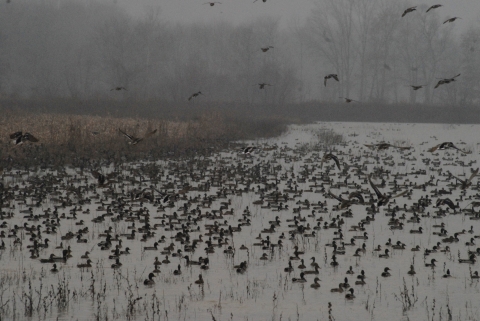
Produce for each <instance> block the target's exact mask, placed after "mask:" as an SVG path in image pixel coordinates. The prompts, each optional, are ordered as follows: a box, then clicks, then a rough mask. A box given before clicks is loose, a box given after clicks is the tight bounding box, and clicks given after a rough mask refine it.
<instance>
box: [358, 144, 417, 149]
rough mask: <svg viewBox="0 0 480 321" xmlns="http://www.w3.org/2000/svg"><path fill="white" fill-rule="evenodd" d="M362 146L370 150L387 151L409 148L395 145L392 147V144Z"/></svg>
mask: <svg viewBox="0 0 480 321" xmlns="http://www.w3.org/2000/svg"><path fill="white" fill-rule="evenodd" d="M364 145H365V146H367V147H368V148H370V149H376V150H386V149H389V148H390V147H393V148H397V149H402V150H403V149H410V148H411V147H409V146H406V147H403V146H395V145H392V144H389V143H380V144H372V145H369V144H364Z"/></svg>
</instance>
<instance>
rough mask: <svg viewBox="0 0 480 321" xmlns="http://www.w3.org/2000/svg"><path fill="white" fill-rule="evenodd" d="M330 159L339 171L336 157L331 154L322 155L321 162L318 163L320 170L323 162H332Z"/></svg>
mask: <svg viewBox="0 0 480 321" xmlns="http://www.w3.org/2000/svg"><path fill="white" fill-rule="evenodd" d="M332 159H333V160H334V161H335V164H337V167H338V169H340V162H339V161H338V157H337V156H335V155H333V154H331V153H328V154H325V155H323V157H322V161H321V162H320V168H322V166H323V162H325V161H329V160H332Z"/></svg>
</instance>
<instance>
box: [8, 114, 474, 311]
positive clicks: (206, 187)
mask: <svg viewBox="0 0 480 321" xmlns="http://www.w3.org/2000/svg"><path fill="white" fill-rule="evenodd" d="M479 129H480V126H479V125H443V124H390V123H389V124H385V123H319V124H315V125H308V126H292V127H290V130H289V131H288V132H287V133H286V134H285V135H283V136H282V137H279V138H276V139H269V140H259V141H253V142H245V145H248V146H257V147H258V150H257V151H256V152H255V153H254V154H252V155H251V156H244V155H241V154H240V153H239V149H235V150H234V149H232V150H225V151H223V152H221V153H219V154H216V155H213V156H212V157H210V158H199V159H184V160H176V161H168V162H163V161H156V162H155V161H145V162H142V163H131V164H118V163H117V164H104V165H103V166H102V167H101V168H100V167H98V168H91V169H88V170H86V169H85V170H83V171H82V170H80V169H75V168H47V169H36V170H30V171H26V170H25V169H17V168H15V167H13V168H11V169H5V171H4V174H3V177H2V181H3V183H4V185H5V189H4V190H3V191H2V199H3V205H2V209H1V210H2V213H3V214H2V215H3V219H2V220H1V221H0V222H5V223H3V225H2V226H1V227H2V229H1V230H0V231H3V233H4V236H5V237H4V238H2V240H3V241H4V243H5V249H2V250H0V273H1V280H0V293H1V295H0V316H1V317H2V319H5V320H12V319H16V320H27V319H35V320H37V319H38V320H93V319H99V320H107V319H108V320H127V319H131V320H280V319H281V320H327V319H328V318H329V313H330V316H331V317H332V320H333V319H335V320H386V319H388V320H408V319H410V320H426V319H432V318H433V319H435V320H439V319H446V320H448V319H449V318H451V319H452V320H478V319H480V311H479V309H480V308H479V307H478V305H477V304H476V303H477V301H478V299H477V297H478V293H479V285H478V279H475V278H472V277H471V274H472V273H473V272H474V271H476V270H478V263H475V262H474V261H472V262H471V263H461V262H460V260H459V258H461V259H469V251H472V252H476V249H477V245H475V243H476V242H477V240H478V239H477V238H476V237H477V236H479V237H480V223H478V221H477V220H476V217H475V215H474V214H473V213H472V212H471V211H470V210H469V209H470V208H471V206H470V207H467V206H468V205H469V204H470V203H471V202H473V201H478V200H477V199H478V198H480V194H479V192H478V184H477V181H478V178H477V177H474V178H473V179H472V185H471V186H469V187H467V188H466V189H465V190H462V189H461V186H460V184H459V179H464V180H465V179H468V178H469V177H470V175H471V169H476V168H478V167H479V166H480V165H479V164H478V163H477V159H478V157H479V155H478V148H477V146H478V145H477V139H476V137H475V136H474V134H475V133H476V132H478V130H479ZM330 131H333V132H335V133H337V134H341V135H342V136H343V142H342V143H338V144H335V143H332V144H329V145H328V146H325V145H324V144H322V143H321V141H320V140H319V138H318V137H319V136H322V137H325V133H330ZM382 141H384V142H388V143H390V144H392V145H396V146H411V147H412V148H411V149H409V150H400V149H396V148H392V147H391V148H389V149H387V150H380V151H377V150H371V149H370V148H368V147H366V146H364V144H376V143H380V142H382ZM442 142H453V143H454V144H455V146H457V147H458V148H460V149H462V150H468V151H471V153H469V154H465V153H462V152H460V151H457V150H455V149H446V150H436V151H435V152H433V153H430V152H428V151H427V150H428V149H429V148H431V147H433V146H435V145H437V144H440V143H442ZM19 148H29V146H28V145H26V146H19ZM325 152H329V153H332V154H334V155H336V156H337V157H338V159H339V163H340V170H339V169H338V168H337V167H336V166H335V162H334V161H333V160H325V161H324V162H323V166H320V164H321V159H322V157H323V155H324V154H325ZM345 163H346V164H349V165H355V166H356V165H358V166H359V167H358V168H356V167H350V168H347V169H346V167H345ZM91 170H99V171H101V172H102V173H104V174H108V173H111V172H117V175H116V176H115V177H113V178H112V182H110V183H109V184H108V185H107V186H105V187H99V186H98V182H97V180H96V179H95V178H94V177H93V176H92V174H91ZM448 172H450V173H451V174H452V175H454V176H457V177H458V178H457V179H456V178H454V177H453V176H452V175H450V174H449V173H448ZM370 173H374V175H373V176H372V181H373V182H374V184H375V185H377V186H378V188H379V190H380V191H381V192H382V193H386V194H389V193H392V195H393V194H397V193H399V192H401V191H404V190H408V191H409V192H408V193H407V194H405V195H403V196H400V197H398V198H393V199H391V200H390V203H389V204H390V206H389V205H387V206H384V207H381V208H380V209H376V210H375V211H374V212H371V211H370V208H371V204H370V203H369V202H370V201H375V200H376V199H377V196H376V195H375V193H374V190H373V188H372V187H371V185H370V184H369V182H368V174H370ZM382 183H383V184H382ZM395 184H396V186H395ZM151 186H153V187H155V189H151ZM442 189H443V190H444V191H446V192H447V193H448V194H441V193H438V191H440V190H442ZM157 190H158V191H160V192H162V193H165V192H167V193H168V194H169V195H170V197H165V196H162V195H161V194H160V193H159V192H158V191H157ZM328 191H331V192H332V193H333V194H335V195H342V197H343V198H344V199H348V194H349V193H350V192H353V191H358V192H360V193H361V194H362V196H363V198H364V200H365V202H366V203H368V204H352V205H351V206H350V208H349V209H350V212H349V209H348V208H344V209H341V210H339V209H337V206H338V204H339V201H337V200H336V199H334V198H333V197H332V196H330V195H329V194H328ZM175 195H176V196H175ZM151 196H153V199H152V198H151ZM426 196H428V198H429V199H431V203H429V202H428V201H425V197H426ZM439 198H449V199H450V200H452V202H453V203H454V204H457V202H458V205H459V208H455V209H448V210H447V208H448V206H447V205H441V206H439V207H437V206H435V203H436V201H437V200H438V199H439ZM420 199H422V202H423V203H424V204H423V205H424V206H418V202H419V200H420ZM259 200H263V204H254V202H255V201H259ZM319 202H320V204H319ZM258 203H259V202H258ZM373 203H375V204H376V202H373ZM397 206H398V208H397V209H396V210H395V217H394V218H393V219H395V220H397V221H396V224H394V225H392V224H389V223H390V222H391V220H392V216H391V214H392V209H394V208H396V207H397ZM287 207H288V208H287ZM466 207H467V208H466ZM30 208H31V209H30ZM55 208H56V211H55ZM312 211H315V212H314V214H313V215H312ZM74 213H75V215H74ZM12 214H13V217H10V216H11V215H12ZM243 214H245V215H243ZM276 216H278V221H279V222H280V223H279V224H276V223H273V224H274V225H275V226H274V229H272V230H270V227H271V225H272V223H270V222H271V221H275V218H276ZM99 217H103V220H102V221H100V222H93V221H92V220H93V219H94V218H99ZM367 217H368V219H367ZM472 218H473V219H472ZM81 220H83V221H84V223H83V225H79V223H80V221H81ZM339 221H340V224H339ZM362 221H363V222H364V223H365V224H364V225H363V228H361V227H358V225H359V223H361V222H362ZM25 223H27V225H26V227H27V228H18V227H24V226H25ZM147 223H148V224H149V228H145V226H146V224H147ZM399 223H403V228H402V229H396V228H392V226H396V227H398V226H399ZM133 224H135V226H134V227H133ZM441 224H444V225H441ZM15 225H17V228H15ZM33 225H34V226H35V227H37V226H40V228H39V229H40V235H39V233H38V229H37V228H35V230H34V231H29V228H30V227H31V226H33ZM318 225H320V227H321V228H320V229H314V227H316V226H318ZM230 226H231V228H229V227H230ZM299 226H304V227H305V228H299ZM352 226H356V229H357V230H354V228H352ZM436 226H443V229H444V230H446V231H445V232H444V233H443V235H438V233H439V232H440V231H441V229H442V228H441V227H436ZM238 227H240V229H241V230H240V231H237V230H236V229H237V228H238ZM420 227H421V228H422V233H415V234H412V233H410V231H411V230H418V229H419V228H420ZM85 228H88V229H87V230H84V231H83V233H80V237H78V236H77V235H79V233H78V232H79V230H81V229H85ZM109 228H111V232H108V233H106V232H105V231H106V230H108V229H109ZM52 229H54V230H55V231H52ZM232 229H233V232H231V231H230V230H232ZM363 229H364V230H363ZM132 230H136V231H137V233H136V234H135V236H134V238H133V239H128V238H127V235H130V234H131V232H132ZM148 231H149V233H147V232H148ZM292 231H294V233H291V232H292ZM47 232H49V233H47ZM68 232H72V233H73V234H74V236H73V238H71V239H70V240H66V239H65V236H67V235H68V234H67V233H68ZM313 232H315V234H313ZM365 232H366V233H367V236H368V238H367V239H359V238H355V237H361V236H363V235H364V233H365ZM32 233H34V234H35V236H33V235H32ZM282 233H283V235H284V236H285V238H283V239H281V238H280V237H281V235H282ZM455 233H459V234H457V239H455V238H454V234H455ZM14 234H15V235H14ZM107 234H111V242H110V243H111V244H108V242H107V246H105V247H104V248H103V249H102V247H101V246H99V245H98V244H99V243H100V242H102V241H106V239H107V237H106V235H107ZM143 234H149V235H148V237H147V238H144V236H142V235H143ZM312 234H313V235H312ZM116 235H118V237H117V236H116ZM187 235H188V236H187ZM291 235H293V237H292V236H291ZM8 236H13V237H8ZM200 236H202V238H201V241H195V240H199V239H200ZM259 236H260V239H259ZM62 237H63V238H64V239H63V240H62ZM162 237H164V238H162ZM267 237H268V240H269V241H270V242H271V244H278V241H279V240H281V241H282V246H281V247H279V246H276V247H273V248H272V247H271V246H270V245H269V243H267V242H266V240H267ZM449 237H452V238H451V239H449ZM46 238H48V239H49V240H50V243H49V245H48V247H47V248H38V249H37V250H36V251H33V258H32V257H31V256H32V251H30V250H31V248H28V246H31V245H33V244H34V243H33V240H35V239H36V240H38V243H44V239H46ZM352 238H355V240H354V243H355V244H354V245H349V244H350V243H351V239H352ZM16 239H19V241H20V242H21V244H14V243H15V242H14V241H15V240H16ZM77 239H81V240H83V239H85V240H86V243H83V242H81V243H78V242H77ZM389 239H390V242H389ZM472 239H473V240H472ZM119 240H121V242H120V241H119ZM143 240H145V241H143ZM209 240H210V242H211V243H210V242H209ZM262 240H263V246H262ZM333 241H335V242H336V244H337V245H338V248H337V254H336V255H335V257H336V262H338V266H336V267H334V266H332V264H331V263H332V256H333V251H334V248H333V247H332V246H331V245H332V243H333ZM478 241H479V242H480V240H478ZM61 242H62V245H63V248H57V247H58V246H60V243H61ZM155 242H159V243H158V246H157V248H158V249H157V250H144V248H145V247H152V246H154V243H155ZM342 242H343V243H345V244H344V245H343V244H342ZM388 242H389V244H387V243H388ZM438 242H439V244H438ZM467 242H470V243H472V244H469V245H467V244H466V243H467ZM17 243H18V241H17ZM120 243H121V248H119V250H120V251H125V248H126V247H128V248H129V249H130V254H120V256H119V261H120V262H121V263H122V266H121V267H119V268H116V269H114V268H112V267H111V266H112V264H114V263H115V259H110V258H109V256H111V255H114V254H115V253H113V252H112V251H114V250H115V247H116V245H120ZM172 243H173V246H171V247H170V245H171V244H172ZM209 243H210V245H209ZM390 243H391V245H390ZM192 244H196V246H195V249H194V250H192V249H191V247H192ZM259 244H260V245H259ZM364 244H365V245H364ZM402 244H403V245H402ZM379 245H380V246H381V251H375V250H374V249H376V248H377V247H378V246H379ZM393 245H399V246H398V247H399V248H400V249H395V247H394V246H393ZM69 246H70V249H71V252H70V253H71V257H70V258H68V260H67V261H66V262H63V261H62V260H61V259H58V260H57V262H55V263H56V264H57V267H58V272H57V273H52V272H51V269H52V267H53V262H51V263H41V261H40V259H48V258H49V256H50V255H51V254H52V253H53V254H54V255H55V256H58V257H62V253H63V252H62V251H63V250H64V249H67V248H68V247H69ZM229 246H231V247H232V249H233V251H229V250H228V247H229ZM242 246H244V247H245V248H246V249H242V248H243V247H242ZM295 246H298V251H299V252H304V254H300V253H297V255H296V254H295V251H296V249H295V248H294V247H295ZM416 246H419V248H420V250H419V251H412V250H411V249H412V248H414V247H416ZM434 246H437V248H436V249H434ZM447 246H448V247H449V251H445V249H446V248H447ZM167 247H169V249H165V248H167ZM341 247H345V250H344V251H345V253H344V254H342V252H343V250H342V249H341ZM362 247H364V250H360V251H357V249H358V248H360V249H362ZM402 248H404V249H402ZM179 249H180V250H182V252H181V257H182V258H180V257H174V254H176V253H178V250H179ZM385 249H388V250H389V255H388V257H387V258H383V257H381V256H380V254H384V253H385ZM86 251H88V252H90V253H89V258H90V259H91V261H92V267H90V268H79V267H77V265H78V264H85V263H86V262H87V260H86V259H82V258H81V256H82V255H84V254H85V252H86ZM165 251H166V252H165ZM162 252H163V253H162ZM355 252H358V254H359V256H354V254H355ZM426 253H427V254H428V255H425V254H426ZM166 255H168V261H169V263H162V264H161V265H158V266H157V268H158V270H160V271H157V272H156V273H154V274H155V277H154V281H155V284H154V285H152V286H147V285H144V280H145V279H147V278H148V275H149V273H151V272H153V271H154V269H155V266H154V261H155V257H158V259H159V261H163V260H165V259H166ZM186 255H188V256H189V257H190V259H191V260H193V261H194V262H195V261H199V260H200V257H202V258H207V257H208V260H209V262H208V267H209V268H208V269H202V268H201V266H200V265H196V264H187V260H186V259H184V258H183V257H185V256H186ZM37 256H38V257H37ZM262 256H264V257H265V258H266V259H261V258H262ZM312 257H315V262H317V263H318V266H319V273H318V274H305V279H306V280H307V281H306V282H304V283H302V282H294V281H293V279H294V278H296V279H299V278H300V273H301V272H302V271H314V267H313V266H311V263H312V260H311V258H312ZM301 259H303V260H304V265H305V268H304V269H301V268H299V265H300V264H302V262H301ZM432 259H435V260H436V263H435V265H436V267H434V268H432V267H426V266H425V264H426V263H430V262H431V260H432ZM289 261H291V265H292V266H293V271H292V272H285V268H286V267H288V266H289ZM241 262H246V264H245V266H244V267H245V268H243V267H242V268H240V270H238V268H235V267H234V266H235V265H239V264H240V263H241ZM203 265H205V264H203ZM411 265H413V267H414V269H415V271H416V274H414V275H413V276H412V275H409V274H408V273H407V272H408V271H409V270H410V266H411ZM179 266H180V270H181V273H180V274H178V273H174V271H175V270H178V268H179ZM350 266H351V267H352V270H353V272H354V274H347V273H346V272H347V270H348V269H349V267H350ZM386 267H388V268H390V271H389V272H390V276H387V277H383V276H382V272H383V271H384V269H385V268H386ZM361 270H364V272H365V279H364V284H363V285H362V284H355V282H357V281H360V279H358V278H357V276H358V275H359V274H360V272H361ZM447 270H449V271H450V275H451V277H443V276H444V275H446V274H447ZM199 275H202V277H203V280H204V284H203V285H198V284H195V281H197V280H198V279H199ZM315 277H318V278H319V279H320V281H319V282H318V283H319V284H320V287H319V288H318V289H314V288H312V287H311V284H313V283H314V279H315ZM345 277H347V278H348V283H349V286H348V287H347V288H346V289H345V290H344V291H343V293H333V292H331V289H333V288H338V287H339V284H340V283H344V282H345ZM349 288H353V289H354V292H353V293H354V295H355V298H354V299H353V300H349V299H347V298H346V290H348V289H349ZM348 293H350V292H348ZM329 302H330V303H331V310H329V308H328V303H329Z"/></svg>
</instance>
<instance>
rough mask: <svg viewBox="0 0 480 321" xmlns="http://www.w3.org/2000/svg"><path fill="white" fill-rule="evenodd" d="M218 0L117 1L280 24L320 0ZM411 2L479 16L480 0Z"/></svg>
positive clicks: (183, 18) (200, 17) (168, 15)
mask: <svg viewBox="0 0 480 321" xmlns="http://www.w3.org/2000/svg"><path fill="white" fill-rule="evenodd" d="M109 1H113V0H109ZM208 1H213V0H208ZM216 1H219V2H222V3H221V4H216V5H215V6H213V7H211V6H209V5H203V3H205V2H207V0H117V3H118V4H119V5H120V6H123V7H125V8H127V9H128V11H129V12H131V13H134V14H135V15H141V14H143V13H144V12H145V11H146V10H148V8H149V7H152V6H160V7H161V9H162V17H163V18H165V19H167V20H169V21H172V22H192V21H195V22H210V21H230V22H234V23H241V22H248V21H251V20H253V19H257V18H260V17H263V16H267V15H268V16H274V17H278V18H279V19H280V22H281V24H282V25H285V24H287V23H289V22H291V21H292V20H293V19H300V21H301V20H302V19H303V18H305V17H306V16H308V14H309V13H310V10H311V9H312V8H313V7H314V2H315V1H321V0H267V1H266V2H265V3H264V2H262V0H258V1H257V2H255V3H253V0H216ZM391 1H395V0H391ZM411 3H412V5H421V4H427V5H433V4H437V3H439V4H443V5H444V7H443V8H440V9H437V10H439V14H440V15H441V16H442V17H445V18H449V17H453V16H458V17H461V18H462V20H458V21H457V22H456V25H457V26H458V27H459V28H463V27H464V26H467V25H468V24H469V23H470V22H473V21H475V20H476V19H478V17H479V16H480V0H423V1H419V2H416V1H411ZM399 14H401V13H399ZM477 21H478V20H477Z"/></svg>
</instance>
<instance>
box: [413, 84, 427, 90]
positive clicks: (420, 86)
mask: <svg viewBox="0 0 480 321" xmlns="http://www.w3.org/2000/svg"><path fill="white" fill-rule="evenodd" d="M424 86H426V85H419V86H415V85H410V87H412V88H413V90H419V89H422V88H423V87H424Z"/></svg>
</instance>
